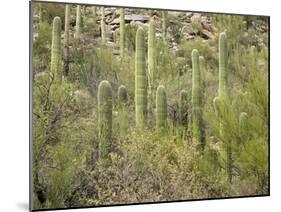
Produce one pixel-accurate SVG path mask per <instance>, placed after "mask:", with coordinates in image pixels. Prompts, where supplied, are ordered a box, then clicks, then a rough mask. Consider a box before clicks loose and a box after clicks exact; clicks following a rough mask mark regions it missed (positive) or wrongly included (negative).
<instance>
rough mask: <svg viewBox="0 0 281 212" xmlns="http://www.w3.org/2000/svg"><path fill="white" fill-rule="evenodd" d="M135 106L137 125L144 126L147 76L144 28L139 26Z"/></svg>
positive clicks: (137, 34)
mask: <svg viewBox="0 0 281 212" xmlns="http://www.w3.org/2000/svg"><path fill="white" fill-rule="evenodd" d="M135 106H136V126H137V127H143V126H144V125H145V123H146V117H147V76H146V70H145V40H144V30H143V29H142V28H139V29H138V30H137V32H136V53H135Z"/></svg>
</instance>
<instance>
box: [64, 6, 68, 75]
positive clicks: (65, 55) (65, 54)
mask: <svg viewBox="0 0 281 212" xmlns="http://www.w3.org/2000/svg"><path fill="white" fill-rule="evenodd" d="M69 21H70V7H69V4H66V5H65V21H64V41H63V54H64V64H63V65H64V67H63V69H64V74H65V76H68V74H69Z"/></svg>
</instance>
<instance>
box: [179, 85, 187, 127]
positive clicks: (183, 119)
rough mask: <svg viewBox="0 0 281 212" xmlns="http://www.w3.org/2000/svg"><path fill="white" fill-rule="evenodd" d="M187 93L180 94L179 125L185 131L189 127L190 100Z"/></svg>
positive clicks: (184, 91) (183, 91)
mask: <svg viewBox="0 0 281 212" xmlns="http://www.w3.org/2000/svg"><path fill="white" fill-rule="evenodd" d="M187 97H188V96H187V91H186V90H182V91H181V92H180V102H179V123H180V125H181V126H183V127H184V128H185V129H187V127H188V99H187Z"/></svg>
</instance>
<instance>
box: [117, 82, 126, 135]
mask: <svg viewBox="0 0 281 212" xmlns="http://www.w3.org/2000/svg"><path fill="white" fill-rule="evenodd" d="M127 101H128V94H127V89H126V87H125V86H124V85H121V86H119V88H118V113H119V125H120V134H121V135H122V136H123V135H125V133H126V131H127V127H128V123H127V122H128V120H127V113H128V111H127V108H126V106H127Z"/></svg>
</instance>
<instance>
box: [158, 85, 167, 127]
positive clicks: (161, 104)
mask: <svg viewBox="0 0 281 212" xmlns="http://www.w3.org/2000/svg"><path fill="white" fill-rule="evenodd" d="M166 122H167V96H166V90H165V87H164V86H163V85H159V86H158V88H157V91H156V126H157V128H162V127H165V126H166V125H167V123H166Z"/></svg>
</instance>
